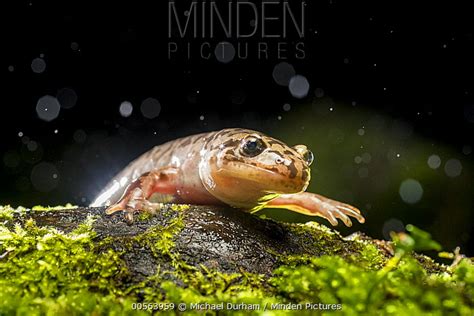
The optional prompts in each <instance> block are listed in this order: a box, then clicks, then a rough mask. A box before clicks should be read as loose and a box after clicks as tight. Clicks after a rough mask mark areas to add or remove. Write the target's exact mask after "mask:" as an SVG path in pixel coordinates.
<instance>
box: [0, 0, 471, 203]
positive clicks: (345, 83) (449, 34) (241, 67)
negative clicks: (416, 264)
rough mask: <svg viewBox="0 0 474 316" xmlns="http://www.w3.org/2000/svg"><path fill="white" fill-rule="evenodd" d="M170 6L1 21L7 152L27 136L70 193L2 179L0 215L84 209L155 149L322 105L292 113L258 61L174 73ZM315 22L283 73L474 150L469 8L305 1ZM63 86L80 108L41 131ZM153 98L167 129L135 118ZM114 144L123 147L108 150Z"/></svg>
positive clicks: (12, 175)
mask: <svg viewBox="0 0 474 316" xmlns="http://www.w3.org/2000/svg"><path fill="white" fill-rule="evenodd" d="M177 2H178V1H177ZM293 2H294V1H290V3H293ZM4 5H5V4H2V6H4ZM188 5H189V1H183V2H182V3H180V4H179V5H178V7H179V8H181V9H182V10H185V7H187V6H188ZM167 7H168V2H167V1H158V0H156V1H154V2H153V3H148V4H146V5H143V4H139V2H129V3H120V4H119V3H116V2H111V3H108V4H107V3H103V5H101V6H98V4H97V3H95V4H88V3H87V2H85V1H62V2H56V3H53V2H47V1H34V0H33V1H10V5H7V6H5V7H4V9H2V13H1V15H2V22H1V23H2V38H1V51H2V55H3V57H2V58H1V69H0V73H1V75H2V77H3V80H2V84H1V87H2V88H1V90H2V93H1V106H0V115H1V124H0V139H1V143H0V152H1V153H4V152H6V151H7V150H18V151H21V148H22V146H23V144H22V141H21V138H20V137H18V133H19V132H22V133H23V134H24V135H26V136H28V137H29V138H30V139H35V140H36V141H37V142H38V143H40V144H41V146H42V151H43V154H42V157H41V160H44V161H56V162H57V163H58V168H60V170H61V181H60V185H59V186H58V188H56V189H55V190H53V191H51V192H47V193H44V192H38V191H36V190H35V189H34V188H33V187H32V186H31V185H29V186H28V185H25V184H24V185H20V187H21V189H19V186H18V185H17V183H16V182H15V181H16V179H18V178H19V177H23V179H28V177H29V173H30V171H31V165H28V164H24V165H22V166H21V167H19V168H17V169H15V170H14V171H11V170H8V169H7V168H0V178H1V179H2V181H1V182H0V204H12V205H18V204H22V205H25V206H31V205H34V204H37V203H41V204H45V201H48V203H49V204H51V205H54V204H60V203H66V202H72V203H79V204H85V203H87V202H89V201H90V200H91V199H92V198H93V197H94V194H96V193H97V190H98V189H100V188H101V187H102V186H103V185H104V184H105V183H106V182H107V180H108V179H109V178H110V177H111V176H112V175H113V174H114V173H115V172H116V171H118V170H119V169H120V168H121V167H122V166H123V165H124V164H126V162H127V161H129V160H130V159H131V158H133V157H135V156H136V155H137V154H138V153H140V152H142V151H143V150H145V149H146V148H148V147H150V145H153V144H157V143H161V142H163V141H164V140H170V139H173V138H175V137H177V136H183V135H187V134H190V133H193V132H198V131H205V130H214V129H219V128H222V127H227V126H245V127H250V128H260V129H263V130H265V129H267V127H266V125H265V123H264V122H265V120H266V119H267V118H268V117H270V116H271V117H274V116H275V115H278V113H279V112H281V111H282V105H283V104H284V103H286V102H291V103H292V104H298V102H301V103H302V102H306V101H307V100H308V99H309V98H310V97H311V96H312V95H313V94H312V92H311V93H310V96H308V98H307V99H303V100H296V99H294V98H292V97H291V95H290V94H289V93H288V89H287V88H285V87H280V86H278V85H276V84H275V82H274V80H273V78H272V70H273V67H274V66H275V64H277V63H278V62H279V60H277V59H276V58H275V57H271V58H270V59H268V60H259V59H257V58H256V57H255V54H254V53H253V54H251V55H253V56H252V57H250V58H249V59H248V60H237V59H235V60H233V61H232V62H230V63H228V64H223V63H220V62H218V61H217V60H216V59H214V58H213V59H210V60H204V59H200V58H199V57H198V56H195V55H194V57H193V58H192V59H191V60H186V59H183V58H176V59H173V60H169V59H168V57H167V53H168V52H167V43H168V42H169V39H168V29H167V28H168V12H167ZM306 14H307V16H306V22H307V26H306V34H305V38H304V39H303V41H304V42H305V47H306V58H305V59H304V60H297V59H295V58H289V59H288V60H287V61H288V62H290V63H292V64H293V65H294V66H295V68H296V69H297V71H298V72H299V73H302V74H304V75H305V76H306V77H307V78H308V80H309V82H310V83H311V86H312V88H314V87H321V88H322V89H324V91H325V93H326V94H328V95H330V96H331V97H332V98H333V99H334V100H336V101H340V102H347V103H352V102H356V104H357V106H359V104H360V105H361V106H363V107H365V108H369V109H371V110H373V111H376V112H379V113H382V114H387V115H389V116H392V117H400V118H403V119H404V120H406V121H409V122H412V123H413V125H414V128H415V132H417V133H418V134H421V135H424V136H426V137H428V138H430V139H433V140H434V141H436V142H440V143H446V144H449V145H452V146H454V147H456V148H459V150H460V148H462V146H464V145H466V144H470V145H473V144H472V135H474V133H473V129H474V124H473V123H472V121H473V117H474V115H473V114H472V112H473V111H474V110H472V106H473V104H474V100H473V92H474V91H473V86H474V67H473V66H474V49H473V48H474V45H473V38H472V37H473V28H472V11H471V10H469V8H468V5H467V1H466V2H465V3H462V2H447V1H446V2H436V3H433V2H426V3H425V2H421V3H420V2H417V3H416V4H415V3H413V2H408V1H407V2H403V1H402V2H401V1H383V2H382V1H336V0H333V1H314V2H310V1H308V3H307V10H306ZM212 40H213V41H214V42H215V41H219V40H226V39H225V38H222V39H221V38H215V39H212ZM233 40H235V39H230V40H229V41H233ZM254 40H258V39H254ZM298 40H299V39H298V38H297V37H294V38H289V39H287V41H288V42H290V43H291V42H294V41H298ZM72 43H77V45H78V48H79V49H78V50H75V49H72V48H71V44H72ZM40 54H44V60H45V62H46V65H47V67H46V70H45V71H44V72H43V73H41V74H37V73H34V72H32V69H31V61H32V60H33V59H34V58H37V57H39V56H40ZM375 65H376V66H375ZM9 66H13V67H14V70H13V71H10V70H11V69H9ZM64 87H70V88H72V89H74V91H75V92H76V94H77V95H78V101H77V104H76V106H75V107H74V108H72V109H67V110H64V109H63V110H62V111H61V113H60V116H59V118H58V119H56V120H54V121H53V122H49V123H47V122H43V121H41V120H39V119H38V117H37V115H36V112H35V106H36V102H37V100H38V98H40V97H41V96H43V95H46V94H50V95H56V93H57V91H58V89H61V88H64ZM384 88H385V89H384ZM147 97H154V98H156V99H158V100H159V102H160V103H161V106H162V110H161V113H160V116H159V119H156V120H148V119H145V118H143V117H141V115H140V114H139V111H138V107H137V105H139V104H140V102H141V101H142V100H143V99H145V98H147ZM124 100H128V101H130V102H132V104H134V105H135V112H134V114H133V115H132V117H130V118H127V119H125V118H123V117H121V116H120V114H119V112H118V106H119V104H120V102H122V101H124ZM136 112H138V114H137V113H136ZM419 113H421V115H420V114H419ZM201 115H204V116H205V117H206V119H205V120H204V121H201V120H200V119H199V117H200V116H201ZM249 117H252V118H253V119H252V120H249V119H248V118H249ZM262 122H263V123H262ZM56 129H57V130H58V133H57V134H55V133H54V130H56ZM78 129H82V130H84V131H85V132H86V133H87V135H88V143H87V146H85V147H84V148H83V149H81V151H80V152H79V151H78V150H77V148H76V147H74V140H73V137H72V135H73V133H74V132H75V131H77V130H78ZM155 133H156V134H155ZM114 135H118V136H120V141H117V140H110V139H109V138H108V136H114ZM71 157H76V158H77V159H73V158H71Z"/></svg>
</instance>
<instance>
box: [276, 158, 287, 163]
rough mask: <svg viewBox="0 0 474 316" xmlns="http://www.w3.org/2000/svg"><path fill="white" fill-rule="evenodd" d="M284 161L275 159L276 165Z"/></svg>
mask: <svg viewBox="0 0 474 316" xmlns="http://www.w3.org/2000/svg"><path fill="white" fill-rule="evenodd" d="M283 161H285V160H284V159H283V158H277V159H275V162H276V163H283Z"/></svg>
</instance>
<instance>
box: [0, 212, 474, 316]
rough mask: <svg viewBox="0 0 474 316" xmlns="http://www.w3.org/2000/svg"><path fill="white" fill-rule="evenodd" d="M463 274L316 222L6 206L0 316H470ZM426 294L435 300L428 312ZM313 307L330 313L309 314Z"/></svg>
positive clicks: (467, 272) (472, 274) (473, 272)
mask: <svg viewBox="0 0 474 316" xmlns="http://www.w3.org/2000/svg"><path fill="white" fill-rule="evenodd" d="M394 253H395V256H394ZM460 266H462V269H461V270H459V271H461V272H462V273H461V272H459V271H458V272H456V271H451V270H450V269H449V268H448V267H447V266H443V265H440V264H437V263H435V262H434V261H433V260H432V259H430V258H428V257H426V256H423V255H417V254H414V253H411V254H409V255H403V256H398V257H397V253H396V249H395V248H394V247H393V245H392V244H391V243H390V242H386V241H379V240H374V239H372V238H369V237H367V236H364V235H363V234H360V233H356V234H353V235H351V236H349V237H346V238H344V237H342V236H341V235H340V234H339V233H338V232H336V231H335V230H333V229H329V228H327V227H326V226H324V225H321V224H317V223H314V222H311V223H307V224H290V223H281V222H276V221H273V220H270V219H265V218H260V217H258V216H255V215H251V214H248V213H244V212H242V211H239V210H236V209H232V208H226V207H208V206H178V205H164V206H163V207H162V208H161V210H159V211H157V212H156V214H154V215H146V214H137V215H136V216H135V221H134V222H133V223H132V224H130V223H127V222H126V221H125V219H124V217H123V215H122V214H120V213H116V214H113V215H110V216H109V215H105V212H104V208H71V209H56V208H54V209H38V208H36V209H35V208H34V209H33V210H27V209H20V210H13V209H11V208H8V207H7V208H5V207H4V208H1V207H0V302H1V303H0V314H14V313H18V310H22V311H23V312H24V313H26V314H30V313H40V314H41V313H47V312H48V311H50V310H54V311H55V314H69V313H74V314H109V313H120V314H122V313H127V312H129V313H136V312H144V311H143V306H145V305H136V304H137V303H139V304H142V303H153V304H162V303H163V304H164V303H166V304H173V305H172V306H173V308H171V309H170V305H153V306H152V307H150V306H149V309H153V310H154V311H156V310H163V309H165V307H166V308H168V310H167V311H168V312H170V313H174V312H176V311H177V310H176V307H177V305H175V304H178V303H184V304H186V305H185V306H186V308H187V310H188V311H190V308H191V307H192V304H211V305H205V306H204V305H198V306H201V307H200V308H204V309H206V310H207V311H208V312H210V313H215V312H218V310H219V309H220V310H222V309H224V310H228V311H229V306H227V307H226V305H224V306H223V307H222V306H221V305H219V304H234V305H230V310H232V311H233V312H241V313H242V314H247V312H249V309H252V310H253V312H254V313H261V312H263V310H262V309H263V306H265V310H266V312H267V313H269V312H270V313H275V314H280V313H281V312H282V310H284V311H286V312H296V313H297V312H298V310H299V311H300V312H301V309H306V310H307V311H308V312H311V313H320V312H322V311H324V310H326V311H327V310H328V309H337V310H340V309H343V310H344V311H346V313H347V314H354V313H375V312H377V313H379V312H389V311H404V312H407V311H409V312H410V313H416V312H420V311H423V309H426V311H441V310H442V311H444V312H450V311H454V312H458V313H461V314H463V313H467V312H471V311H472V307H473V299H472V295H473V293H474V290H473V284H474V268H473V267H472V264H471V263H470V262H467V261H466V262H463V263H462V264H461V265H460ZM456 273H458V274H459V275H458V274H456ZM412 291H415V294H413V293H412ZM426 293H432V296H433V297H430V299H429V300H428V301H426V302H424V301H423V300H422V298H423V297H424V295H425V294H426ZM312 303H314V304H316V303H318V304H319V303H325V305H323V310H321V308H322V307H321V306H319V307H318V308H319V310H318V308H316V310H315V309H314V306H313V307H310V308H309V309H308V306H306V305H304V304H312ZM133 304H135V305H133ZM212 304H213V305H212ZM239 304H240V305H239ZM242 304H243V305H242ZM252 304H254V305H252ZM285 304H302V305H301V306H300V305H295V306H296V308H297V310H294V309H293V310H292V311H291V310H288V309H287V307H288V306H290V305H285ZM407 304H408V305H409V307H407ZM410 304H411V305H410ZM443 304H445V305H443ZM267 305H268V309H267ZM137 306H138V307H137ZM232 306H233V307H232ZM295 306H293V307H295ZM324 306H325V307H324ZM330 306H332V307H330ZM257 307H258V308H257ZM270 307H271V308H270ZM298 307H300V308H299V309H298ZM140 308H141V309H142V310H141V311H139V310H138V309H140ZM197 308H198V307H196V305H195V306H194V309H193V310H191V311H194V312H200V311H199V310H198V309H197ZM226 308H227V309H226ZM324 308H325V309H324ZM255 309H257V310H255ZM148 312H149V311H148ZM201 312H202V310H201Z"/></svg>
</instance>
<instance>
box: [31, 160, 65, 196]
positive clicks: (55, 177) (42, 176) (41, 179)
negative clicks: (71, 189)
mask: <svg viewBox="0 0 474 316" xmlns="http://www.w3.org/2000/svg"><path fill="white" fill-rule="evenodd" d="M30 179H31V183H32V184H33V187H34V188H35V189H36V190H38V191H40V192H50V191H52V190H54V189H55V188H56V186H57V185H58V182H59V172H58V169H57V168H56V166H55V165H53V164H52V163H48V162H40V163H39V164H37V165H36V166H34V167H33V169H32V170H31V176H30Z"/></svg>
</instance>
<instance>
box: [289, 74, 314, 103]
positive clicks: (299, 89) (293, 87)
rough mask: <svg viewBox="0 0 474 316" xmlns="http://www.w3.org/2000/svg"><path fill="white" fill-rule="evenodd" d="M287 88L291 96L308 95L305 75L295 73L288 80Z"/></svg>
mask: <svg viewBox="0 0 474 316" xmlns="http://www.w3.org/2000/svg"><path fill="white" fill-rule="evenodd" d="M288 89H289V90H290V93H291V95H292V96H293V97H295V98H298V99H302V98H304V97H306V96H307V95H308V91H309V82H308V79H306V77H304V76H301V75H296V76H294V77H293V78H291V80H290V84H289V85H288Z"/></svg>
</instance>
